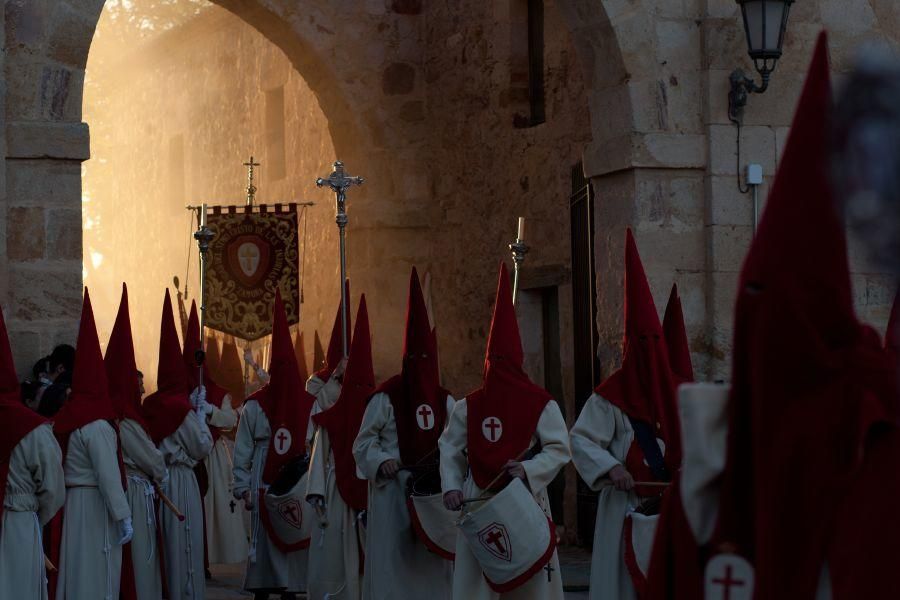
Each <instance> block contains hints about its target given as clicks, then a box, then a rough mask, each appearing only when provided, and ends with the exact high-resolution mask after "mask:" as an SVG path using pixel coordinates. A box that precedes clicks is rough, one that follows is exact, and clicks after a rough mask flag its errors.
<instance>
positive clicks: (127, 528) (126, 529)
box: [116, 517, 134, 546]
mask: <svg viewBox="0 0 900 600" xmlns="http://www.w3.org/2000/svg"><path fill="white" fill-rule="evenodd" d="M119 531H120V532H121V534H122V537H121V538H120V539H119V541H118V542H116V543H117V544H118V545H119V546H124V545H125V544H127V543H128V542H130V541H131V538H133V537H134V527H132V525H131V517H127V518H125V519H122V520H121V521H119Z"/></svg>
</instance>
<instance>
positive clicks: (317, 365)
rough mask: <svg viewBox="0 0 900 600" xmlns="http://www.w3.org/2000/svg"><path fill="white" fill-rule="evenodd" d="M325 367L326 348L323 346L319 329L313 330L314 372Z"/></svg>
mask: <svg viewBox="0 0 900 600" xmlns="http://www.w3.org/2000/svg"><path fill="white" fill-rule="evenodd" d="M324 368H325V350H324V349H323V348H322V340H321V339H320V338H319V330H318V329H316V330H315V331H314V332H313V374H315V373H316V371H319V370H320V369H324Z"/></svg>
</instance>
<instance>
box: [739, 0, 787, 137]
mask: <svg viewBox="0 0 900 600" xmlns="http://www.w3.org/2000/svg"><path fill="white" fill-rule="evenodd" d="M736 2H737V3H738V4H739V5H740V7H741V16H742V17H743V19H744V33H745V34H746V36H747V51H748V54H750V58H752V59H753V64H754V66H756V70H757V71H758V72H759V74H760V75H761V76H762V84H760V85H757V84H756V82H755V81H753V79H751V78H750V77H747V75H746V74H745V73H744V71H743V70H741V69H735V70H734V71H733V72H732V73H731V77H730V80H731V91H730V92H729V93H728V117H729V118H730V119H731V120H732V121H734V122H735V123H738V122H740V121H741V119H742V116H743V112H744V106H746V105H747V95H748V94H762V93H763V92H765V91H766V89H768V87H769V78H770V76H771V75H772V71H774V70H775V64H776V63H777V62H778V59H779V58H781V46H782V44H783V43H784V32H785V29H787V21H788V14H789V13H790V12H791V4H793V3H794V0H736Z"/></svg>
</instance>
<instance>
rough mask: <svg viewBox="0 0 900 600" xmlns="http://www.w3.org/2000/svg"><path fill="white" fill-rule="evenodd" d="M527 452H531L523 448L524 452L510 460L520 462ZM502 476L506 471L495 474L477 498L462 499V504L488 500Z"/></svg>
mask: <svg viewBox="0 0 900 600" xmlns="http://www.w3.org/2000/svg"><path fill="white" fill-rule="evenodd" d="M529 450H531V448H525V449H524V450H522V452H520V453H519V455H518V456H516V457H515V458H514V459H512V462H518V461H520V460H522V457H523V456H525V455H526V454H527V453H528V451H529ZM504 475H506V471H505V470H501V471H500V472H499V473H498V474H497V476H496V477H494V479H492V480H491V482H490V483H489V484H487V485H486V486H485V487H484V491H483V492H481V495H480V496H478V497H477V498H464V499H463V501H462V503H463V504H468V503H472V502H484V501H485V500H488V499H489V498H488V496H487V495H488V494H490V493H491V488H492V487H494V486H495V485H496V484H497V482H498V481H500V479H501V478H502V477H503V476H504Z"/></svg>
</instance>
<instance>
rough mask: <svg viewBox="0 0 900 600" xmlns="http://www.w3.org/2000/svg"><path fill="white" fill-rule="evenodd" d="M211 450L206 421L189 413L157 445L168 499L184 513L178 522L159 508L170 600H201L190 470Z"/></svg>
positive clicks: (198, 526)
mask: <svg viewBox="0 0 900 600" xmlns="http://www.w3.org/2000/svg"><path fill="white" fill-rule="evenodd" d="M211 449H212V434H211V433H210V431H209V427H207V425H206V419H203V418H201V417H199V416H197V413H196V412H194V411H191V412H189V413H188V414H187V416H185V418H184V421H183V422H182V423H181V425H180V426H179V427H178V429H177V430H175V433H173V434H172V435H170V436H169V437H167V438H166V439H164V440H163V441H162V443H161V444H160V445H159V450H160V452H162V455H163V457H164V458H165V459H166V465H168V467H169V485H168V486H167V489H166V492H167V493H168V496H169V499H170V500H172V502H173V503H174V504H175V506H177V507H178V509H179V510H180V511H181V512H182V514H184V516H185V520H184V522H179V521H178V519H177V518H176V517H175V515H174V513H172V511H171V510H168V509H167V508H165V507H161V508H160V521H161V523H162V530H163V541H164V543H165V561H166V579H167V580H168V587H169V595H170V596H171V598H172V600H203V599H204V598H206V578H205V577H204V568H203V544H204V541H205V540H204V539H203V507H202V504H201V502H202V501H203V500H202V498H201V497H200V487H199V486H198V485H197V477H196V476H195V475H194V467H195V466H196V465H197V463H198V462H200V461H201V460H203V459H204V458H206V456H207V455H208V454H209V452H210V450H211Z"/></svg>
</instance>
